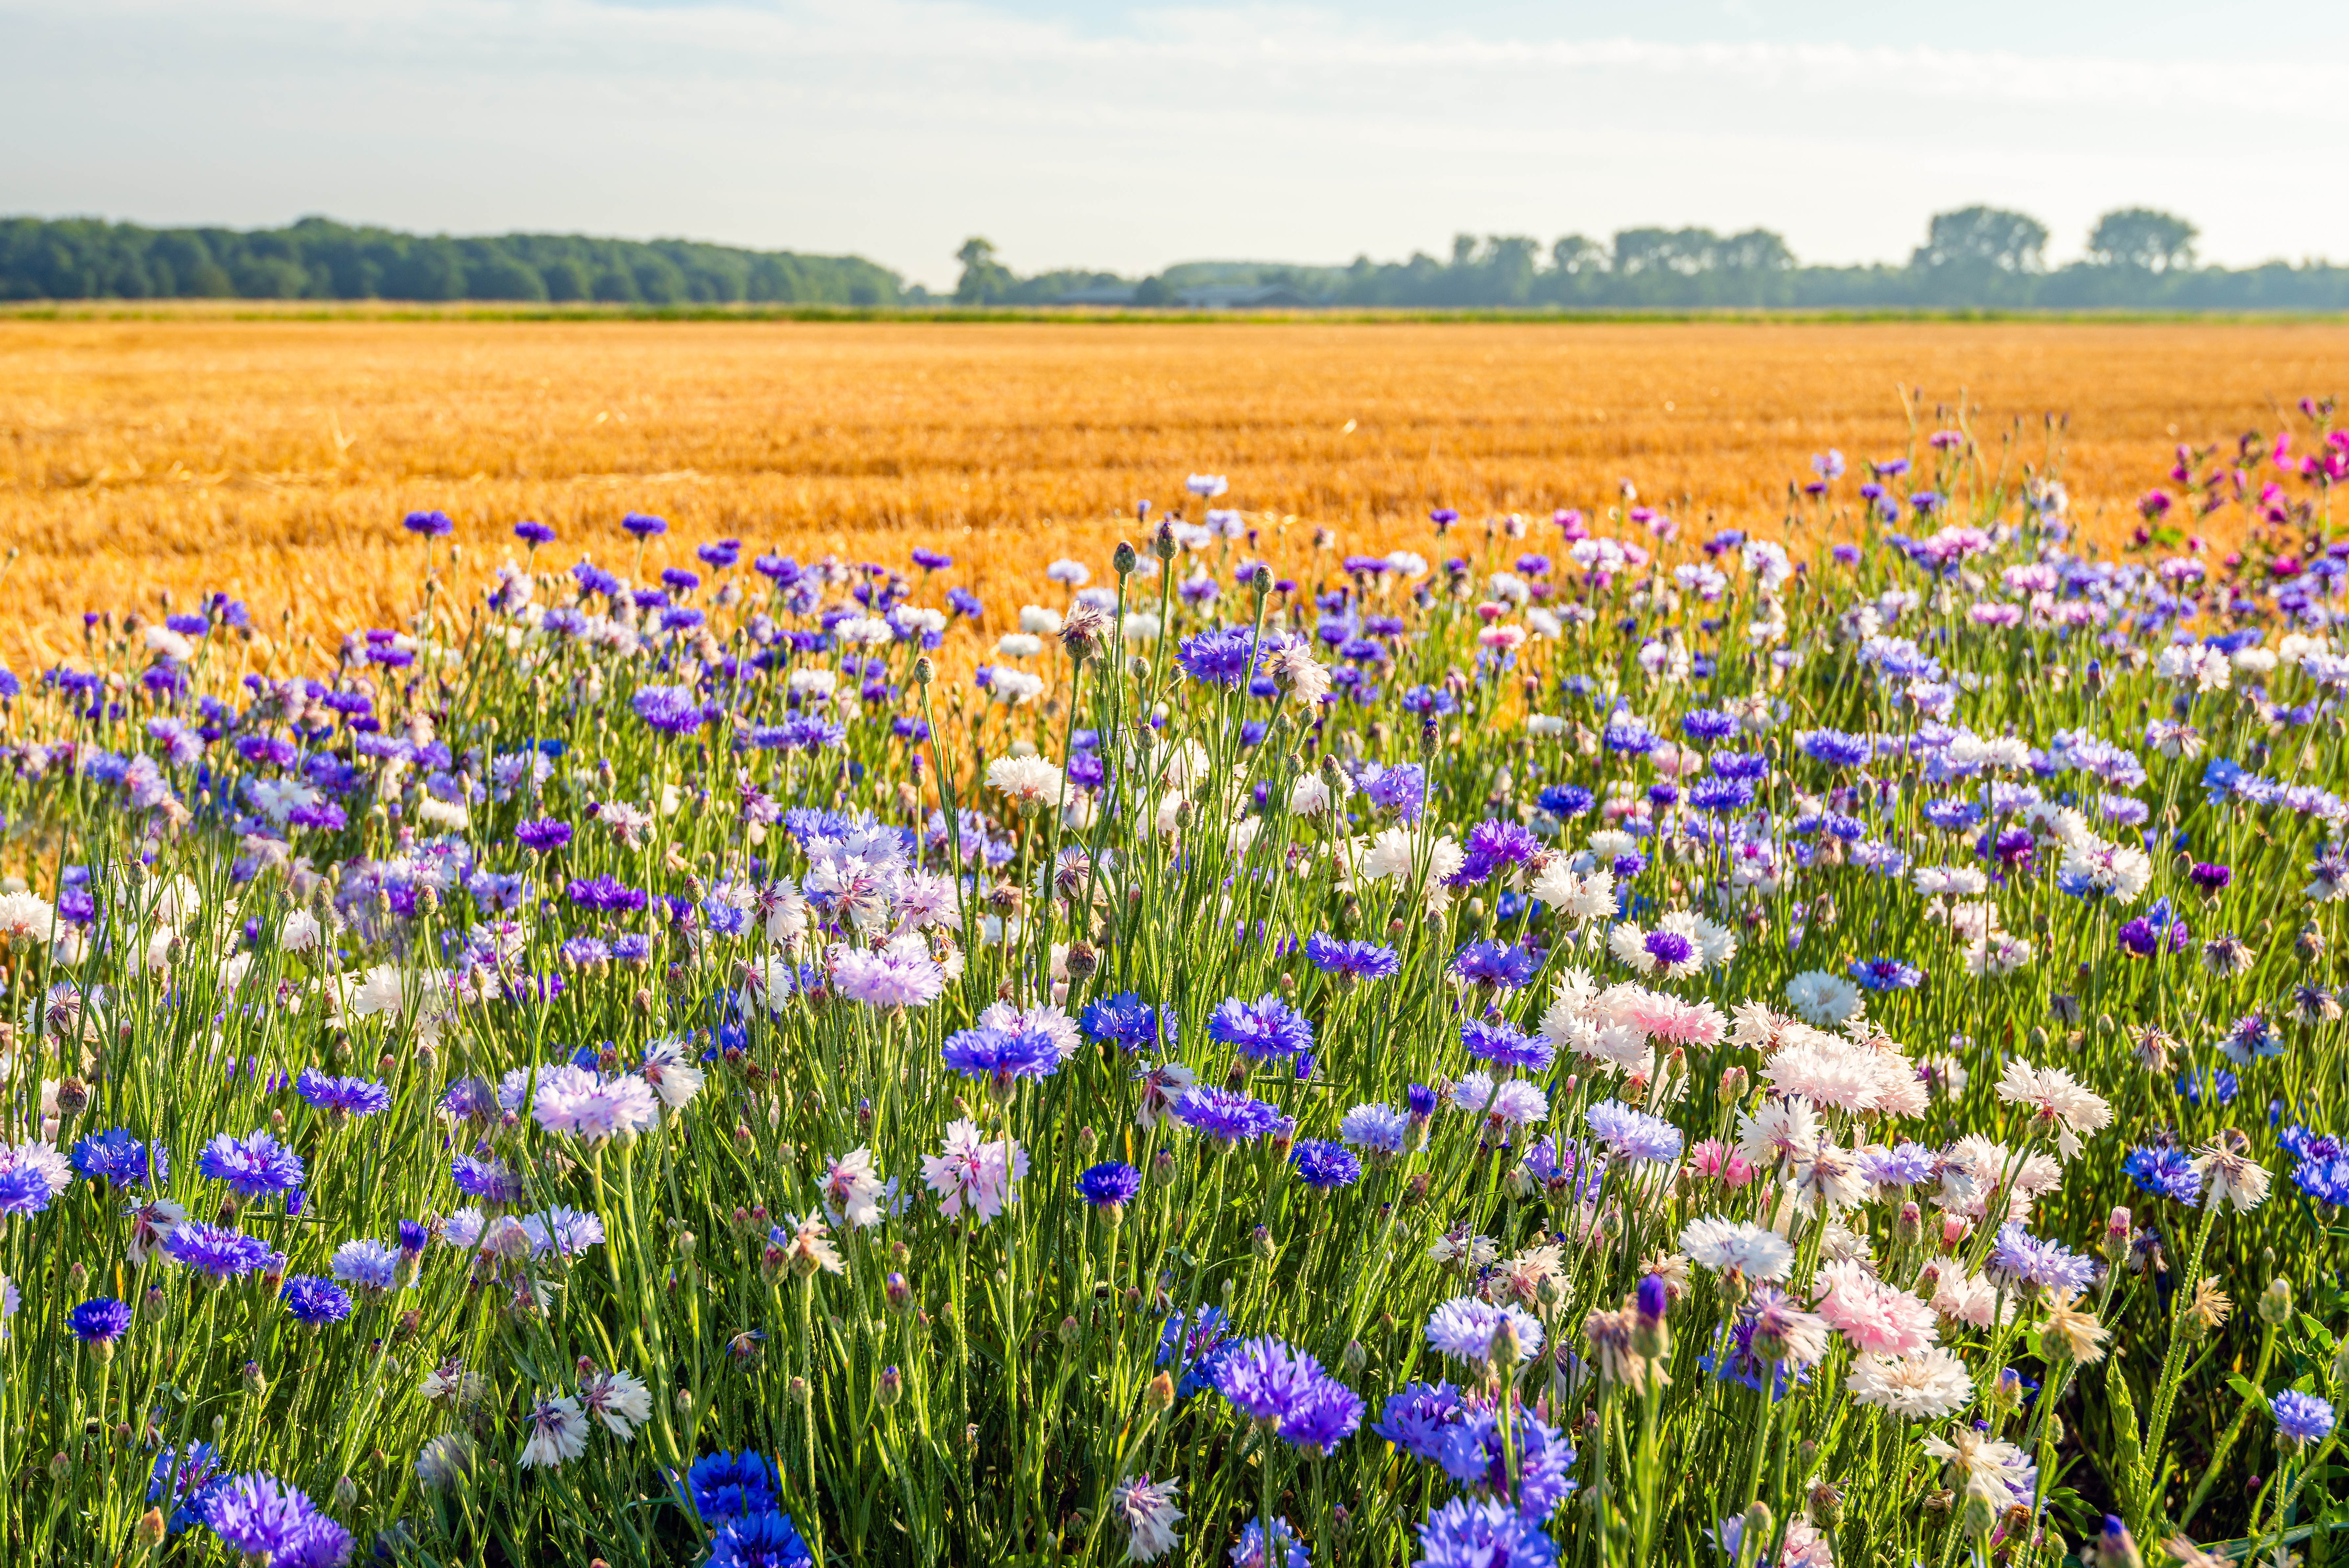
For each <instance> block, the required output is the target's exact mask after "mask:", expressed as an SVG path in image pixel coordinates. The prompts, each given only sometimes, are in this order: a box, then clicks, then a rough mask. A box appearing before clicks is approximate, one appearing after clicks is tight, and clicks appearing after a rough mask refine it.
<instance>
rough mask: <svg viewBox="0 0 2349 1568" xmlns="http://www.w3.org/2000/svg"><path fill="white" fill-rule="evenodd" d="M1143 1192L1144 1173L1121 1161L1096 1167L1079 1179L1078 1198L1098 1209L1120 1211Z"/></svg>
mask: <svg viewBox="0 0 2349 1568" xmlns="http://www.w3.org/2000/svg"><path fill="white" fill-rule="evenodd" d="M1141 1191H1142V1172H1140V1171H1138V1170H1136V1169H1134V1168H1133V1167H1132V1166H1130V1165H1127V1164H1124V1163H1123V1161H1119V1160H1114V1159H1112V1160H1108V1161H1105V1162H1104V1163H1102V1164H1100V1165H1096V1166H1094V1167H1092V1168H1091V1169H1089V1170H1087V1171H1085V1172H1084V1173H1083V1174H1082V1175H1081V1176H1079V1177H1078V1178H1077V1196H1078V1197H1080V1198H1081V1199H1084V1200H1085V1201H1086V1202H1088V1203H1090V1204H1092V1206H1093V1207H1094V1208H1096V1209H1120V1208H1123V1206H1124V1205H1126V1204H1128V1203H1131V1202H1133V1200H1134V1199H1135V1197H1136V1196H1138V1195H1139V1194H1140V1193H1141Z"/></svg>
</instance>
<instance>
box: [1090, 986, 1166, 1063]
mask: <svg viewBox="0 0 2349 1568" xmlns="http://www.w3.org/2000/svg"><path fill="white" fill-rule="evenodd" d="M1080 1022H1081V1023H1082V1024H1083V1025H1084V1031H1085V1033H1087V1034H1090V1035H1092V1037H1093V1038H1094V1039H1096V1040H1106V1041H1113V1042H1114V1043H1115V1044H1116V1045H1117V1047H1118V1049H1119V1050H1121V1051H1139V1050H1141V1049H1142V1048H1143V1046H1145V1045H1155V1044H1158V1017H1157V1014H1156V1012H1154V1011H1153V1010H1152V1008H1151V1005H1150V1004H1149V1003H1148V1002H1144V1001H1143V1000H1142V998H1141V997H1139V996H1137V995H1135V994H1134V993H1133V992H1130V991H1126V992H1119V993H1118V994H1117V995H1115V996H1105V997H1103V998H1102V999H1101V1000H1100V1001H1099V1002H1094V1003H1092V1005H1091V1006H1089V1007H1087V1008H1086V1009H1085V1011H1084V1013H1083V1016H1082V1017H1081V1019H1080Z"/></svg>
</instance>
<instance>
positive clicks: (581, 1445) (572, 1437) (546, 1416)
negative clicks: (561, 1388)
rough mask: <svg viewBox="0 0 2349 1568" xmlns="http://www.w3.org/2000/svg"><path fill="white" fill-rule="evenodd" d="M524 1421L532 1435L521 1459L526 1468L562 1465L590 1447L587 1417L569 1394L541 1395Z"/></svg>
mask: <svg viewBox="0 0 2349 1568" xmlns="http://www.w3.org/2000/svg"><path fill="white" fill-rule="evenodd" d="M524 1421H525V1424H526V1425H527V1426H528V1427H529V1428H530V1438H529V1440H528V1441H526V1442H524V1443H523V1446H522V1458H521V1459H520V1460H519V1461H518V1462H519V1463H520V1464H521V1465H522V1466H523V1469H535V1468H541V1467H544V1468H552V1467H554V1466H558V1465H562V1464H564V1463H567V1462H568V1461H570V1460H572V1459H577V1458H578V1457H579V1456H580V1455H582V1454H584V1453H585V1452H586V1451H587V1417H586V1414H585V1412H584V1411H582V1410H581V1409H580V1408H579V1401H578V1400H576V1399H574V1398H573V1397H571V1396H570V1395H568V1394H558V1395H556V1396H554V1397H553V1398H551V1399H541V1400H540V1401H539V1402H538V1403H537V1405H535V1406H534V1407H532V1409H531V1412H530V1414H529V1416H527V1417H524Z"/></svg>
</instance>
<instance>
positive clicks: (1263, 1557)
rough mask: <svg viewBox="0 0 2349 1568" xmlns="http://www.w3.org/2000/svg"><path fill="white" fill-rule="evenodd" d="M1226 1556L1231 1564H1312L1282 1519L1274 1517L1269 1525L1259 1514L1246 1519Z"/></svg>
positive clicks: (1267, 1567) (1308, 1567) (1270, 1567)
mask: <svg viewBox="0 0 2349 1568" xmlns="http://www.w3.org/2000/svg"><path fill="white" fill-rule="evenodd" d="M1227 1557H1228V1560H1229V1561H1230V1563H1231V1565H1232V1568H1313V1556H1312V1553H1310V1552H1307V1551H1306V1550H1305V1543H1304V1542H1301V1541H1299V1540H1298V1539H1297V1532H1295V1531H1294V1530H1291V1529H1290V1528H1289V1527H1288V1521H1287V1520H1285V1519H1276V1520H1273V1521H1271V1522H1270V1526H1269V1528H1268V1526H1267V1524H1266V1521H1264V1520H1263V1519H1261V1518H1257V1519H1251V1520H1249V1521H1247V1525H1246V1526H1244V1527H1243V1528H1242V1529H1241V1531H1240V1540H1239V1544H1238V1545H1237V1546H1235V1547H1233V1548H1232V1549H1231V1551H1230V1552H1229V1553H1228V1554H1227Z"/></svg>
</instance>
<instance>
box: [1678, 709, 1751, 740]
mask: <svg viewBox="0 0 2349 1568" xmlns="http://www.w3.org/2000/svg"><path fill="white" fill-rule="evenodd" d="M1681 733H1682V734H1683V735H1686V736H1687V737H1688V738H1689V739H1690V740H1692V741H1694V742H1697V743H1698V744H1699V745H1704V746H1709V745H1711V744H1713V742H1716V741H1725V740H1727V739H1729V737H1730V736H1732V735H1733V734H1735V733H1737V720H1736V719H1735V717H1734V716H1733V715H1731V714H1728V713H1724V712H1722V711H1720V710H1718V709H1715V708H1692V709H1690V710H1689V711H1687V712H1685V713H1683V714H1682V715H1681Z"/></svg>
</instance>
